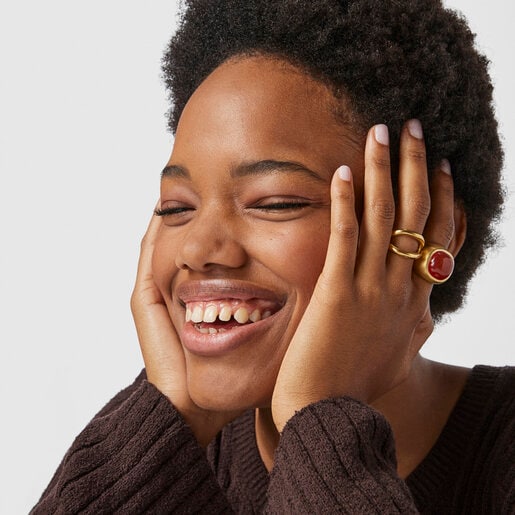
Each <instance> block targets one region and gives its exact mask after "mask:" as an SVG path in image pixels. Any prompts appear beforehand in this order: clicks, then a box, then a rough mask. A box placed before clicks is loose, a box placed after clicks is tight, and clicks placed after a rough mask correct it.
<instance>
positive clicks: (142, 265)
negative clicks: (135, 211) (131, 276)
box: [136, 204, 161, 287]
mask: <svg viewBox="0 0 515 515" xmlns="http://www.w3.org/2000/svg"><path fill="white" fill-rule="evenodd" d="M158 205H159V204H158ZM160 227H161V219H160V217H158V216H157V215H156V214H155V212H154V214H153V215H152V218H151V219H150V223H149V225H148V227H147V230H146V232H145V235H144V236H143V239H142V240H141V248H140V255H139V261H138V271H137V274H136V287H137V286H138V285H141V284H142V283H143V282H145V281H148V280H152V281H153V275H152V256H153V254H154V246H155V241H156V238H157V234H158V233H159V228H160Z"/></svg>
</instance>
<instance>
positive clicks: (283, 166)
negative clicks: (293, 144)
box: [231, 159, 325, 182]
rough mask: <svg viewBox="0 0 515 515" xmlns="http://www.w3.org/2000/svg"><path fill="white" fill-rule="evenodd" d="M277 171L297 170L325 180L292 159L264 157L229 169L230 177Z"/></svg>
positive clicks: (268, 173) (319, 179)
mask: <svg viewBox="0 0 515 515" xmlns="http://www.w3.org/2000/svg"><path fill="white" fill-rule="evenodd" d="M278 172H283V173H284V172H299V173H303V174H305V175H307V176H309V177H311V178H312V179H316V180H317V181H322V182H325V180H324V179H323V177H322V176H321V175H320V174H318V173H316V172H314V171H313V170H310V169H309V168H307V167H306V166H304V165H303V164H301V163H295V162H292V161H276V160H274V159H265V160H263V161H253V162H250V163H243V164H241V165H238V166H236V167H235V168H233V169H232V170H231V177H246V176H249V175H270V174H274V173H278Z"/></svg>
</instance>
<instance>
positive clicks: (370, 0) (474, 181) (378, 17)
mask: <svg viewBox="0 0 515 515" xmlns="http://www.w3.org/2000/svg"><path fill="white" fill-rule="evenodd" d="M256 54H262V55H269V56H271V57H275V58H279V59H284V60H285V61H288V62H289V63H291V64H293V65H295V66H297V67H298V68H300V69H301V70H302V71H304V72H305V73H307V74H309V75H310V76H311V77H313V78H315V79H316V80H319V81H321V82H323V83H324V84H326V85H327V86H328V87H330V88H331V90H332V92H333V94H334V96H335V97H336V98H337V99H340V100H341V99H343V98H344V99H345V101H346V105H350V106H351V110H352V120H353V123H354V126H355V127H354V128H355V130H357V131H360V132H362V133H363V134H364V133H365V132H366V130H368V128H369V127H371V126H372V125H374V124H376V123H385V124H387V125H388V127H389V129H390V135H391V140H392V145H391V148H392V162H393V163H394V167H393V168H394V169H395V168H396V166H395V164H396V163H397V162H398V151H397V152H396V151H395V150H393V149H397V148H398V142H399V135H400V130H401V127H402V125H403V123H404V122H405V121H406V120H408V119H411V118H418V119H420V120H421V122H422V125H423V127H424V135H425V140H426V146H427V155H428V168H429V170H433V169H434V168H435V166H436V164H437V163H438V162H439V161H440V160H441V159H442V158H447V159H449V161H450V163H451V167H452V171H453V178H454V184H455V195H456V199H457V201H458V202H460V203H461V204H462V206H463V208H464V210H465V213H466V216H467V238H466V241H465V244H464V246H463V248H462V250H461V252H460V254H459V256H458V257H457V259H456V267H455V271H454V274H453V276H452V277H451V278H450V280H449V281H448V282H446V283H445V284H443V285H440V286H438V287H437V288H434V289H433V292H432V294H431V311H432V314H433V317H434V318H435V320H439V319H440V318H441V317H442V315H444V314H445V313H449V312H452V311H455V310H456V309H458V308H459V307H460V306H461V305H462V304H463V301H464V298H465V295H466V291H467V286H468V283H469V280H470V279H471V277H472V276H473V275H474V273H475V271H476V269H477V267H478V266H479V265H480V264H481V262H482V261H483V259H484V256H485V252H486V250H487V249H488V248H489V247H491V246H492V245H494V244H495V243H496V233H495V230H494V222H495V221H496V220H497V219H498V218H499V216H500V214H501V209H502V203H503V189H502V186H501V180H500V173H501V169H502V164H503V151H502V147H501V144H500V140H499V135H498V128H497V121H496V119H495V115H494V109H493V102H492V89H493V88H492V84H491V81H490V77H489V74H488V61H487V59H486V58H485V57H484V56H483V55H481V54H480V53H479V52H478V51H477V50H476V48H475V45H474V35H473V34H472V33H471V31H470V30H469V28H468V26H467V23H466V21H465V20H464V19H463V18H462V17H461V16H460V15H459V14H457V13H456V12H454V11H451V10H448V9H445V8H444V7H443V6H442V4H441V2H440V1H438V0H341V1H337V0H280V1H274V0H186V2H185V5H184V7H183V10H182V15H181V21H180V24H179V28H178V30H177V32H176V34H175V35H174V36H173V37H172V39H171V41H170V44H169V46H168V48H167V49H166V52H165V55H164V57H163V62H162V69H163V78H164V82H165V85H166V87H167V88H168V91H169V96H170V100H171V105H172V106H171V109H170V112H169V128H170V129H171V131H172V132H173V133H174V132H175V130H176V128H177V124H178V120H179V118H180V116H181V113H182V110H183V109H184V106H185V105H186V103H187V102H188V99H189V98H190V97H191V95H192V94H193V92H194V91H195V89H196V88H197V87H198V86H199V85H200V83H201V82H202V81H203V80H204V79H205V78H206V77H207V76H208V75H209V74H210V73H211V72H212V71H213V70H214V69H215V68H217V67H218V66H219V65H220V64H222V63H223V62H224V61H226V60H228V59H230V58H232V57H236V56H245V55H256ZM394 175H395V174H394ZM394 182H395V177H394Z"/></svg>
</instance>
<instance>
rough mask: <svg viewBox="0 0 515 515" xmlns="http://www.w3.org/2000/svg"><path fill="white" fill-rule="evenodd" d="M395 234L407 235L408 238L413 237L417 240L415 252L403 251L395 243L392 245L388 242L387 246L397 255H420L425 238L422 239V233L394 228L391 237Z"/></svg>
mask: <svg viewBox="0 0 515 515" xmlns="http://www.w3.org/2000/svg"><path fill="white" fill-rule="evenodd" d="M396 236H409V237H410V238H414V239H415V240H417V242H418V249H417V251H416V252H404V251H403V250H401V249H400V248H399V247H397V245H394V244H393V243H391V242H390V247H389V248H390V250H391V251H392V252H394V253H395V254H397V255H398V256H402V257H405V258H409V259H418V258H419V257H420V256H421V255H422V249H423V248H424V245H425V244H426V240H425V239H424V236H422V234H419V233H418V232H413V231H406V230H404V229H396V230H395V231H393V232H392V239H393V238H395V237H396Z"/></svg>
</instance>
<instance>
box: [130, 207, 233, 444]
mask: <svg viewBox="0 0 515 515" xmlns="http://www.w3.org/2000/svg"><path fill="white" fill-rule="evenodd" d="M161 223H162V220H161V219H160V218H159V217H158V216H155V215H154V216H153V217H152V220H151V221H150V224H149V226H148V229H147V232H146V234H145V236H144V237H143V240H142V242H141V252H140V259H139V263H138V273H137V277H136V285H135V287H134V291H133V293H132V297H131V309H132V315H133V317H134V321H135V324H136V330H137V333H138V338H139V342H140V347H141V352H142V354H143V360H144V362H145V368H146V372H147V378H148V381H149V382H150V383H152V384H153V385H154V386H155V387H156V388H157V389H158V390H160V391H161V393H163V394H164V395H166V396H167V397H168V399H170V401H171V402H172V404H173V405H174V406H175V407H176V408H177V410H178V411H179V412H180V413H181V415H182V416H183V418H184V419H185V420H186V422H187V423H188V425H189V426H190V427H191V429H192V430H193V433H194V434H195V436H196V438H197V440H198V442H199V443H200V444H201V445H202V446H203V447H205V446H207V444H208V443H209V442H210V441H211V440H212V439H213V438H214V437H215V436H216V434H217V433H218V432H219V431H220V429H222V427H223V426H224V425H226V424H227V423H228V422H229V421H230V420H232V419H233V418H234V417H235V414H234V413H230V412H229V413H217V412H213V411H208V410H205V409H202V408H200V407H198V406H197V405H196V404H195V403H194V402H193V401H192V399H191V397H190V396H189V393H188V387H187V383H186V365H185V358H184V352H183V349H182V346H181V344H180V341H179V338H178V336H177V332H176V331H175V327H174V326H173V324H172V321H171V319H170V315H169V313H168V310H167V307H166V305H165V302H164V300H163V297H162V295H161V293H160V292H159V290H158V288H157V287H156V285H155V283H154V277H153V273H152V255H153V253H154V244H155V240H156V237H157V234H158V232H159V228H160V226H161Z"/></svg>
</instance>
